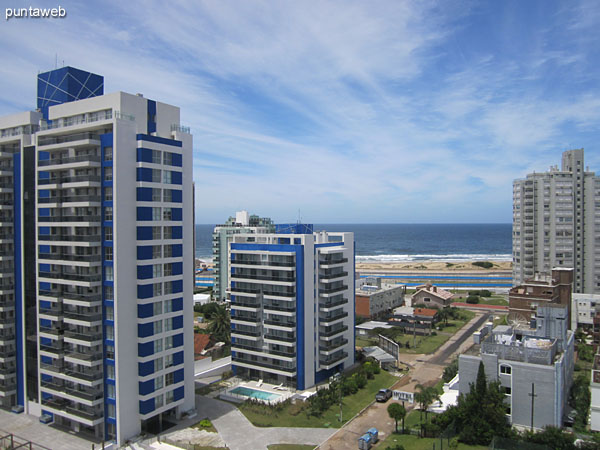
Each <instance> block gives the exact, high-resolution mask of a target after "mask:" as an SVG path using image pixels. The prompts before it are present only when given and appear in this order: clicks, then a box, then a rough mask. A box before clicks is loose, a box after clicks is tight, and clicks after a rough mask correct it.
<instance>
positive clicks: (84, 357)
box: [64, 350, 102, 363]
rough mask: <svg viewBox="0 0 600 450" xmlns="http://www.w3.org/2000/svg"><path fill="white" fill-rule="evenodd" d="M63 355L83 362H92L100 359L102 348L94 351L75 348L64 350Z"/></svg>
mask: <svg viewBox="0 0 600 450" xmlns="http://www.w3.org/2000/svg"><path fill="white" fill-rule="evenodd" d="M64 353H65V356H66V357H68V358H71V359H76V360H79V361H82V362H85V363H92V362H94V361H100V360H101V359H102V350H98V351H96V352H89V353H83V352H78V351H75V350H66V351H65V352H64Z"/></svg>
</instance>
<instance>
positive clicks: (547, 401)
mask: <svg viewBox="0 0 600 450" xmlns="http://www.w3.org/2000/svg"><path fill="white" fill-rule="evenodd" d="M531 325H532V328H530V327H529V326H524V327H513V326H507V325H505V326H497V327H496V328H494V329H493V330H492V331H491V332H489V333H488V334H487V335H486V337H485V338H483V339H482V340H481V343H480V344H477V345H475V346H474V347H472V348H471V350H470V351H469V352H467V353H465V354H462V355H460V356H459V359H458V365H459V378H460V383H459V391H460V393H461V394H467V393H468V392H469V390H470V385H471V384H472V383H475V380H476V378H477V371H478V369H479V363H480V362H483V365H484V367H485V374H486V377H487V379H488V380H491V381H500V384H501V386H502V390H503V392H504V394H505V396H506V414H507V418H508V420H509V421H510V423H511V424H512V425H514V426H517V427H523V428H529V427H531V426H533V427H534V428H536V429H541V428H543V427H544V426H547V425H552V426H556V427H561V426H562V423H563V417H564V415H565V413H566V409H565V408H566V405H567V400H568V398H569V389H570V387H571V383H572V380H573V367H574V360H573V352H574V333H573V332H572V331H570V330H568V328H569V320H568V310H567V308H566V307H564V306H562V305H548V306H538V308H537V311H536V317H535V318H534V319H533V320H532V322H531ZM531 394H533V395H535V397H533V400H534V401H533V402H532V396H531ZM532 408H533V424H532V422H531V419H532Z"/></svg>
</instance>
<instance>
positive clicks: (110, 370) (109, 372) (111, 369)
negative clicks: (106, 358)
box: [106, 364, 115, 380]
mask: <svg viewBox="0 0 600 450" xmlns="http://www.w3.org/2000/svg"><path fill="white" fill-rule="evenodd" d="M106 377H107V378H110V379H111V380H114V379H115V366H113V365H111V364H107V365H106Z"/></svg>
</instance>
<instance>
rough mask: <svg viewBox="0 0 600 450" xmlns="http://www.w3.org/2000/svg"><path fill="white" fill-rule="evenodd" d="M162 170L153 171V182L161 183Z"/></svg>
mask: <svg viewBox="0 0 600 450" xmlns="http://www.w3.org/2000/svg"><path fill="white" fill-rule="evenodd" d="M160 172H161V170H160V169H152V182H153V183H160Z"/></svg>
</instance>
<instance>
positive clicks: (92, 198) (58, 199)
mask: <svg viewBox="0 0 600 450" xmlns="http://www.w3.org/2000/svg"><path fill="white" fill-rule="evenodd" d="M101 200H102V197H100V196H99V195H61V196H55V197H42V198H38V203H80V202H85V203H92V202H96V203H99V202H100V201H101Z"/></svg>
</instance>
